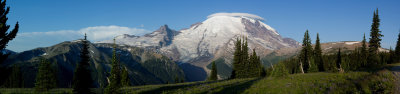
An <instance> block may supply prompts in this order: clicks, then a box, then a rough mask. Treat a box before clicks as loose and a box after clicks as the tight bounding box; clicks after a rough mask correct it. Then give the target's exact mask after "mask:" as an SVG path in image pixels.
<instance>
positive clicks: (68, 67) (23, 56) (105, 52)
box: [3, 40, 185, 87]
mask: <svg viewBox="0 0 400 94" xmlns="http://www.w3.org/2000/svg"><path fill="white" fill-rule="evenodd" d="M80 50H81V40H76V41H66V42H63V43H60V44H57V45H54V46H51V47H44V48H37V49H33V50H29V51H24V52H21V53H17V54H13V55H11V56H10V57H9V58H8V59H7V60H6V63H4V64H3V65H4V66H6V67H8V68H11V67H12V66H14V65H18V66H20V67H21V69H22V74H23V79H24V81H23V82H24V87H34V82H35V77H36V73H37V69H38V66H39V58H41V57H44V58H46V59H48V60H49V61H50V62H52V63H53V64H52V66H53V68H55V69H57V79H58V83H57V85H58V87H71V81H72V78H73V72H74V70H75V67H76V66H77V63H78V61H79V52H80ZM89 51H90V56H91V62H90V64H91V66H90V68H91V70H92V77H93V83H94V86H95V87H105V86H106V85H107V77H108V75H110V74H109V71H110V68H111V64H110V61H111V55H112V44H105V43H98V44H90V48H89ZM117 54H119V55H118V56H119V57H120V63H121V65H122V67H126V68H127V69H128V73H129V75H130V80H131V84H132V85H143V84H162V83H166V82H173V81H175V78H179V79H184V77H185V76H184V74H183V71H182V69H181V68H180V67H179V66H178V65H177V64H176V63H175V62H173V61H171V60H170V59H169V58H167V57H166V56H163V55H161V54H158V53H156V52H154V51H153V50H148V49H144V48H138V47H132V46H125V45H118V46H117Z"/></svg>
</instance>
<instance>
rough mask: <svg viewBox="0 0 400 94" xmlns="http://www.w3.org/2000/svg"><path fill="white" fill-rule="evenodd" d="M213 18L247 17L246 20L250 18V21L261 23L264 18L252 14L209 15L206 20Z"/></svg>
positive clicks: (222, 13)
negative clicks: (254, 20) (259, 21)
mask: <svg viewBox="0 0 400 94" xmlns="http://www.w3.org/2000/svg"><path fill="white" fill-rule="evenodd" d="M215 16H231V17H247V18H252V19H256V20H261V21H263V20H264V18H262V17H260V16H257V15H254V14H249V13H224V12H221V13H214V14H211V15H208V16H207V18H211V17H215Z"/></svg>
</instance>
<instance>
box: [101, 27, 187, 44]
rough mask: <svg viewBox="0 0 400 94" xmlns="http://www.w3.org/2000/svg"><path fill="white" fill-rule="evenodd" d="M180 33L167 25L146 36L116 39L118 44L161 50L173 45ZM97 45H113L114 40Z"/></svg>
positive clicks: (123, 36) (124, 36) (122, 36)
mask: <svg viewBox="0 0 400 94" xmlns="http://www.w3.org/2000/svg"><path fill="white" fill-rule="evenodd" d="M177 34H179V32H177V31H175V30H172V29H170V28H168V26H167V25H163V26H161V27H160V28H159V29H158V30H156V31H154V32H152V33H150V34H146V35H144V36H135V35H128V34H124V35H119V36H117V37H115V40H116V43H117V44H125V45H130V46H136V47H143V48H160V47H164V46H168V45H169V44H171V42H172V40H173V38H174V36H175V35H177ZM96 43H113V40H105V41H99V42H96Z"/></svg>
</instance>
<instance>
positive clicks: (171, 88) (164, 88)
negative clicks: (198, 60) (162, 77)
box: [139, 80, 225, 94]
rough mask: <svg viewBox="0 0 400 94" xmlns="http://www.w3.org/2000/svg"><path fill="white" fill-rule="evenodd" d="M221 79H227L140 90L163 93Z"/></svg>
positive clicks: (141, 93) (148, 93)
mask: <svg viewBox="0 0 400 94" xmlns="http://www.w3.org/2000/svg"><path fill="white" fill-rule="evenodd" d="M221 81H225V80H219V81H210V82H202V83H195V84H184V85H174V86H163V87H160V88H156V89H152V90H149V91H144V92H140V93H139V94H161V93H163V91H167V90H175V89H180V88H185V87H190V86H196V85H201V84H211V83H216V82H221Z"/></svg>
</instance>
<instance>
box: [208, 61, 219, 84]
mask: <svg viewBox="0 0 400 94" xmlns="http://www.w3.org/2000/svg"><path fill="white" fill-rule="evenodd" d="M211 64H212V66H211V74H210V77H209V78H208V80H210V81H213V80H218V76H217V75H218V74H217V66H216V65H215V61H213V62H212V63H211Z"/></svg>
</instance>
